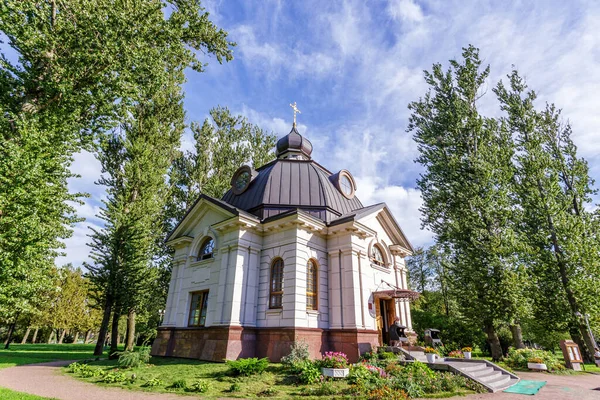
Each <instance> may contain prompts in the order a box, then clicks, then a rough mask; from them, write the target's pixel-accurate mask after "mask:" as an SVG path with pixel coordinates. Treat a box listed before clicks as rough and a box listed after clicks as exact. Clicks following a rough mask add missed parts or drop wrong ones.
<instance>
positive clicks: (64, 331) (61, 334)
mask: <svg viewBox="0 0 600 400" xmlns="http://www.w3.org/2000/svg"><path fill="white" fill-rule="evenodd" d="M65 333H67V330H66V329H63V330H62V332H61V333H60V339H58V344H62V343H63V339H64V338H65Z"/></svg>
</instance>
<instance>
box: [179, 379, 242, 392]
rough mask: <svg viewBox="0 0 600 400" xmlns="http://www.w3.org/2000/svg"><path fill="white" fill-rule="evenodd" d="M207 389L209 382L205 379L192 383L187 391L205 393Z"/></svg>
mask: <svg viewBox="0 0 600 400" xmlns="http://www.w3.org/2000/svg"><path fill="white" fill-rule="evenodd" d="M232 386H233V385H232ZM209 389H210V383H208V382H207V381H196V382H194V383H192V384H191V385H190V386H189V387H188V389H187V390H188V391H189V392H198V393H206V392H208V390H209Z"/></svg>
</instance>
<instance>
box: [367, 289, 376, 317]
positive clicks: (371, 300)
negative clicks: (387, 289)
mask: <svg viewBox="0 0 600 400" xmlns="http://www.w3.org/2000/svg"><path fill="white" fill-rule="evenodd" d="M368 307H369V315H370V316H371V317H372V318H375V317H377V311H376V310H375V300H374V298H373V293H371V296H369V302H368Z"/></svg>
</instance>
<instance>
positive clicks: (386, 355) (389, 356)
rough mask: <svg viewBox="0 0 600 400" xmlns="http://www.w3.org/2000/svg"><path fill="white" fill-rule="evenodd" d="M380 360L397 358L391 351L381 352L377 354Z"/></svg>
mask: <svg viewBox="0 0 600 400" xmlns="http://www.w3.org/2000/svg"><path fill="white" fill-rule="evenodd" d="M378 356H379V359H380V360H395V359H396V358H398V356H397V355H396V354H395V353H393V352H391V351H382V352H380V353H378Z"/></svg>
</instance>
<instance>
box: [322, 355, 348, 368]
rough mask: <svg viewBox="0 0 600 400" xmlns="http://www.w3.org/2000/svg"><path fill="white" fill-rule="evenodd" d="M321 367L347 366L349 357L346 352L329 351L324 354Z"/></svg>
mask: <svg viewBox="0 0 600 400" xmlns="http://www.w3.org/2000/svg"><path fill="white" fill-rule="evenodd" d="M321 367H323V368H347V367H348V357H346V354H344V353H341V352H333V351H328V352H326V353H325V354H323V360H322V361H321Z"/></svg>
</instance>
